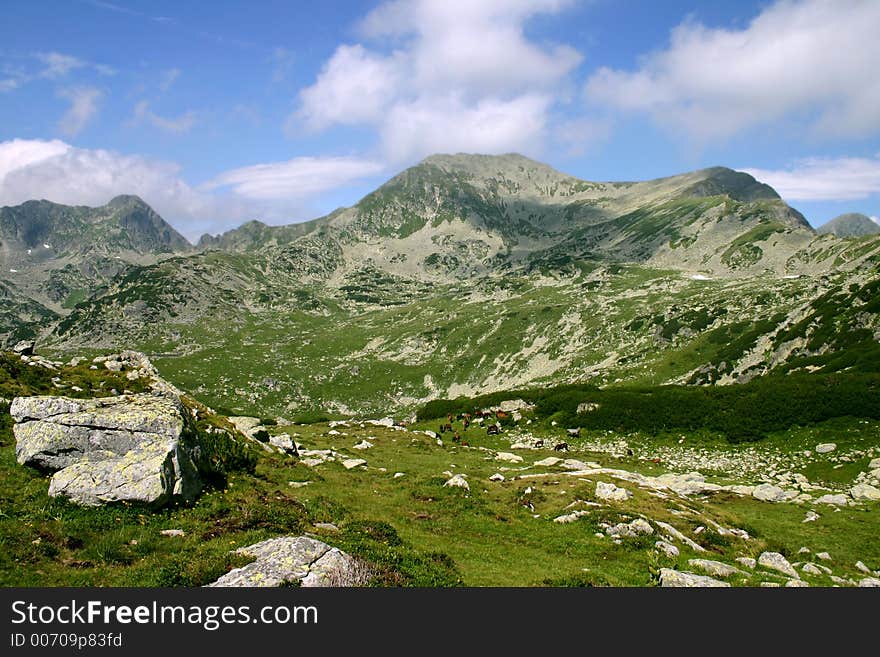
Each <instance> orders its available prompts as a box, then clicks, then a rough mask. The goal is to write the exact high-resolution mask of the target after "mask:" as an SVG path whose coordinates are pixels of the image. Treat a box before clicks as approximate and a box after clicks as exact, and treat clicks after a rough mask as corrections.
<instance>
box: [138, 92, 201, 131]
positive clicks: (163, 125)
mask: <svg viewBox="0 0 880 657" xmlns="http://www.w3.org/2000/svg"><path fill="white" fill-rule="evenodd" d="M131 123H132V124H134V125H137V124H140V123H147V124H149V125H151V126H153V127H154V128H159V129H160V130H164V131H165V132H175V133H183V132H189V130H190V129H191V128H192V127H193V126H194V125H195V123H196V113H195V112H193V111H192V110H189V111H187V112H184V113H183V114H181V115H180V116H178V117H177V118H167V117H164V116H159V115H158V114H156V113H155V112H153V111H152V110H151V109H150V103H149V102H147V101H146V100H142V101H140V102H139V103H137V104H136V105H135V106H134V115H133V116H132V119H131Z"/></svg>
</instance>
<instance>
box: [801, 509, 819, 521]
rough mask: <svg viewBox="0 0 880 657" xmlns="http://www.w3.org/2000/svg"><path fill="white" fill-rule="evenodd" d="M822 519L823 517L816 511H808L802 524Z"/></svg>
mask: <svg viewBox="0 0 880 657" xmlns="http://www.w3.org/2000/svg"><path fill="white" fill-rule="evenodd" d="M820 517H821V516H820V515H819V514H818V513H816V512H815V511H807V514H806V515H805V516H804V519H803V520H801V522H816V521H817V520H818V519H819V518H820Z"/></svg>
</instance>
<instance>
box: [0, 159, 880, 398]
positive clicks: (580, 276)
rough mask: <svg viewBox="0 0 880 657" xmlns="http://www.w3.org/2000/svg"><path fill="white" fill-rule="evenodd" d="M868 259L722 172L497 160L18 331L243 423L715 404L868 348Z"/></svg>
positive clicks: (434, 166)
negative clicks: (610, 172)
mask: <svg viewBox="0 0 880 657" xmlns="http://www.w3.org/2000/svg"><path fill="white" fill-rule="evenodd" d="M878 254H880V239H875V238H866V239H864V240H843V239H839V238H837V237H835V236H833V235H817V234H816V233H815V231H813V229H812V228H811V227H810V226H809V224H807V222H806V221H805V220H804V218H803V216H802V215H801V214H800V213H798V212H797V211H796V210H794V209H792V208H790V207H789V206H788V205H786V204H785V203H784V202H783V201H782V200H781V199H780V198H779V197H778V195H777V194H776V193H775V192H774V191H773V190H772V188H770V187H768V186H767V185H764V184H762V183H760V182H758V181H756V180H755V179H754V178H752V177H751V176H749V175H747V174H743V173H739V172H735V171H732V170H730V169H724V168H720V167H716V168H711V169H704V170H701V171H697V172H693V173H688V174H683V175H679V176H672V177H669V178H663V179H659V180H654V181H645V182H618V183H594V182H588V181H582V180H577V179H575V178H573V177H571V176H567V175H565V174H563V173H560V172H557V171H555V170H553V169H552V168H550V167H548V166H546V165H543V164H540V163H537V162H534V161H532V160H529V159H527V158H524V157H522V156H518V155H505V156H473V155H437V156H432V157H430V158H427V159H426V160H424V161H423V162H422V163H420V164H419V165H417V166H415V167H412V168H410V169H407V170H406V171H404V172H402V173H400V174H399V175H397V176H395V177H394V178H392V179H391V180H389V181H388V182H387V183H386V184H385V185H383V186H381V187H380V188H379V189H377V190H376V191H375V192H373V193H371V194H369V195H367V196H366V197H365V198H364V199H362V200H361V201H360V202H359V203H358V204H356V205H355V206H353V207H351V208H345V209H340V210H337V211H335V212H334V213H331V214H330V215H328V216H326V217H322V218H319V219H316V220H313V221H311V222H307V223H305V224H296V225H292V226H280V227H270V226H266V225H264V224H260V223H259V222H251V223H249V224H246V225H245V226H243V227H241V228H240V229H237V230H235V231H230V232H227V233H224V234H223V235H221V236H218V237H213V238H212V237H205V238H203V239H202V240H201V242H200V247H199V249H198V250H196V251H195V252H185V253H177V254H173V253H171V254H165V255H163V256H161V257H156V256H154V257H155V258H156V259H155V261H153V262H152V263H147V264H140V265H131V266H128V267H127V268H125V269H124V270H122V271H120V272H119V273H118V274H117V275H116V276H115V277H113V278H112V279H111V280H109V281H108V282H106V283H105V284H103V285H102V287H100V288H99V289H97V290H95V291H94V292H92V293H91V295H90V296H88V298H85V299H83V300H81V301H80V302H79V303H77V304H75V305H74V307H73V308H72V309H71V310H70V312H69V313H66V314H65V316H60V314H61V311H58V314H51V313H50V315H49V316H47V317H46V318H45V319H44V323H43V324H41V325H38V328H39V329H41V330H43V329H44V327H47V328H49V329H50V330H51V333H49V332H48V331H45V330H44V332H43V336H44V337H43V340H44V341H45V342H46V343H47V345H48V346H51V347H52V348H53V349H60V350H63V351H80V350H83V349H94V348H102V349H107V348H138V349H140V350H143V351H147V352H149V353H151V354H154V355H156V356H157V362H158V363H160V365H161V366H162V367H163V368H165V369H163V373H164V372H165V370H166V369H167V371H168V372H169V375H170V376H172V377H176V378H175V379H174V380H175V381H176V382H177V383H179V384H181V385H184V386H185V387H189V388H191V389H193V390H195V391H196V392H198V393H199V394H200V395H202V396H204V397H206V398H208V399H210V401H211V403H213V404H218V405H221V406H227V407H234V408H236V409H237V410H236V413H242V414H246V413H245V411H248V410H249V409H250V408H252V407H253V406H257V407H269V408H273V409H276V411H277V412H279V413H286V412H290V411H291V410H296V409H307V408H323V409H325V410H333V409H335V410H336V411H339V412H345V411H347V410H355V409H361V410H379V409H382V408H385V407H388V406H392V407H412V406H413V405H415V404H418V403H421V402H423V401H425V400H427V399H431V398H434V397H437V396H447V397H455V396H457V395H459V394H468V395H472V394H477V393H480V392H486V391H491V390H500V389H510V388H512V387H516V386H522V385H535V384H537V385H543V384H546V385H551V384H559V383H564V382H577V381H585V380H595V381H596V382H597V383H601V384H608V383H615V382H620V381H650V382H651V383H661V382H664V381H665V382H688V383H732V382H735V381H737V380H747V379H748V378H750V377H753V376H756V375H759V374H761V373H764V372H767V371H770V370H772V369H774V368H777V367H788V366H789V364H790V363H792V362H794V361H797V360H798V359H803V358H820V360H821V359H824V361H823V362H822V364H821V365H815V364H811V365H810V366H811V367H816V366H821V367H837V366H838V365H834V364H833V363H840V365H839V366H841V367H843V366H844V365H842V363H843V361H842V360H840V359H839V358H838V357H837V356H835V355H834V354H838V353H839V352H841V351H846V350H848V349H851V348H853V346H854V345H856V344H858V345H861V347H859V348H864V349H868V350H869V351H870V350H872V349H874V347H875V345H874V342H876V341H875V339H874V337H873V336H874V335H875V332H876V331H878V330H880V328H878V323H877V321H876V320H877V317H876V313H875V309H874V307H873V305H872V303H871V299H872V295H873V292H872V290H873V289H874V287H876V285H875V282H876V279H877V263H878V260H877V259H878V257H880V255H878ZM10 290H11V291H10V294H11V295H13V296H15V295H16V292H15V290H14V289H12V288H10ZM25 310H27V308H23V310H22V312H24V311H25ZM62 311H63V309H62ZM28 312H30V313H31V316H34V315H37V316H39V309H38V308H37V309H32V310H29V311H28ZM28 326H29V327H31V328H32V332H33V333H36V332H39V331H37V330H36V329H33V325H32V324H31V325H28ZM871 353H873V351H871ZM862 362H867V361H865V360H864V359H862ZM232 365H234V366H232Z"/></svg>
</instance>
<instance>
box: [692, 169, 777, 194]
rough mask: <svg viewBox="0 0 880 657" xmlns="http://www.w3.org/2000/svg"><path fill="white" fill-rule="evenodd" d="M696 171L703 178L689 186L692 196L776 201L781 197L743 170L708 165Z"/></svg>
mask: <svg viewBox="0 0 880 657" xmlns="http://www.w3.org/2000/svg"><path fill="white" fill-rule="evenodd" d="M697 173H699V174H702V175H703V176H704V178H703V179H702V180H701V181H699V182H697V183H695V184H694V185H693V186H691V187H690V189H689V190H688V193H689V194H691V195H692V196H719V195H727V196H729V197H730V198H732V199H733V200H735V201H745V202H747V201H761V200H767V201H778V200H780V199H781V198H782V197H781V196H779V193H778V192H777V191H776V190H775V189H773V188H772V187H771V186H770V185H767V184H766V183H762V182H759V181H758V180H756V179H755V177H754V176H752V175H750V174H748V173H745V172H744V171H735V170H734V169H729V168H727V167H721V166H716V167H709V168H708V169H702V170H700V171H698V172H697Z"/></svg>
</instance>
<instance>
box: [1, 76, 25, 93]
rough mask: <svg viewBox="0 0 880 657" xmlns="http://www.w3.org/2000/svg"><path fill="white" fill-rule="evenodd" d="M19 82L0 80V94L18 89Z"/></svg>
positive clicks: (9, 79) (13, 79)
mask: <svg viewBox="0 0 880 657" xmlns="http://www.w3.org/2000/svg"><path fill="white" fill-rule="evenodd" d="M20 84H21V82H20V81H19V80H18V79H16V78H4V79H3V80H0V93H3V92H5V91H12V90H14V89H18V87H19V85H20Z"/></svg>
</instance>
